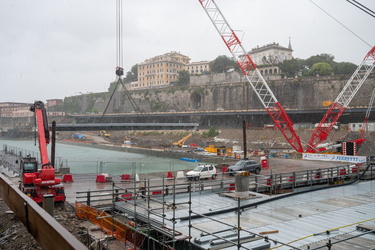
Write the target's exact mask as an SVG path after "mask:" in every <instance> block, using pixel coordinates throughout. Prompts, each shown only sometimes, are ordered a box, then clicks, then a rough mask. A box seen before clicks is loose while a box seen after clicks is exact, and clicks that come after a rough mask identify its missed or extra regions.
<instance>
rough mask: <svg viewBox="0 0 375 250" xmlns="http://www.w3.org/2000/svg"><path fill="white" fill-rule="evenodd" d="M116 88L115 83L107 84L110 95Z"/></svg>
mask: <svg viewBox="0 0 375 250" xmlns="http://www.w3.org/2000/svg"><path fill="white" fill-rule="evenodd" d="M116 86H117V81H114V82H111V83H110V84H109V88H108V92H110V93H112V92H113V91H114V90H115V88H116Z"/></svg>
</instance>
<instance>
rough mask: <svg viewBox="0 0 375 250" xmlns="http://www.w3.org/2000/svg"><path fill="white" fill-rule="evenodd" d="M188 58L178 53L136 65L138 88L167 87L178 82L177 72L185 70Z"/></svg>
mask: <svg viewBox="0 0 375 250" xmlns="http://www.w3.org/2000/svg"><path fill="white" fill-rule="evenodd" d="M189 61H190V58H189V57H187V56H184V55H182V54H180V53H178V52H169V53H166V54H164V55H160V56H155V57H153V58H150V59H147V60H146V61H145V62H143V63H140V64H138V86H137V87H138V88H148V87H157V86H165V85H169V84H171V83H172V82H175V81H177V80H178V72H179V71H181V70H185V68H186V65H187V64H188V63H189Z"/></svg>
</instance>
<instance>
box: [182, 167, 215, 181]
mask: <svg viewBox="0 0 375 250" xmlns="http://www.w3.org/2000/svg"><path fill="white" fill-rule="evenodd" d="M186 177H187V178H188V180H196V181H198V180H199V179H205V178H212V179H216V168H215V167H214V166H213V165H208V164H206V165H199V166H197V167H195V168H194V169H193V170H191V171H189V172H187V173H186Z"/></svg>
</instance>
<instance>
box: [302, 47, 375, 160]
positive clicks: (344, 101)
mask: <svg viewBox="0 0 375 250" xmlns="http://www.w3.org/2000/svg"><path fill="white" fill-rule="evenodd" d="M374 67H375V46H374V47H373V48H372V49H371V50H370V51H369V52H368V53H367V55H366V56H365V58H364V59H363V61H362V63H361V64H360V65H359V66H358V68H357V69H356V71H355V72H354V73H353V75H352V76H351V78H350V79H349V80H348V82H347V83H346V84H345V86H344V88H343V89H342V91H341V92H340V94H339V95H338V96H337V98H336V100H335V101H334V102H333V104H332V105H331V107H330V108H329V109H328V111H327V112H326V114H325V115H324V117H323V119H322V120H321V121H320V123H319V125H318V127H316V129H315V130H314V132H313V134H312V136H311V139H310V142H309V146H308V148H307V150H306V152H309V153H313V152H316V151H317V149H316V147H317V146H318V145H319V144H320V143H321V142H323V141H325V140H326V139H327V137H328V134H329V133H330V132H331V131H332V129H333V126H334V125H335V124H336V122H337V121H338V119H339V118H340V117H341V115H342V113H344V111H345V109H346V108H347V107H348V106H349V104H350V102H351V101H352V100H353V98H354V96H355V95H356V94H357V92H358V90H359V89H360V88H361V86H362V85H363V83H364V82H365V80H366V79H367V77H368V76H369V74H370V73H371V71H372V70H373V69H374Z"/></svg>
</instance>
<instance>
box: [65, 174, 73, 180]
mask: <svg viewBox="0 0 375 250" xmlns="http://www.w3.org/2000/svg"><path fill="white" fill-rule="evenodd" d="M62 182H73V175H71V174H66V175H64V177H63V179H62Z"/></svg>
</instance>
